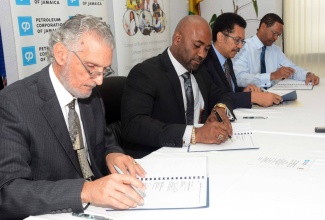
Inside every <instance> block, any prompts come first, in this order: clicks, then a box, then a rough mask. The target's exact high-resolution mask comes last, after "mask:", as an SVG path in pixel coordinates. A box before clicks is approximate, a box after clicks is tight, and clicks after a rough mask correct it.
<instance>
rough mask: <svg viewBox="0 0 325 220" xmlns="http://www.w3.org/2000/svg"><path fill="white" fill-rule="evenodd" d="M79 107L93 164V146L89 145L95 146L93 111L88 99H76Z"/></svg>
mask: <svg viewBox="0 0 325 220" xmlns="http://www.w3.org/2000/svg"><path fill="white" fill-rule="evenodd" d="M93 92H94V91H93ZM78 104H79V108H80V116H81V120H82V125H83V129H84V132H85V137H86V141H87V147H88V152H89V157H90V158H91V162H92V163H91V164H92V165H93V164H94V162H93V152H92V150H93V148H92V147H91V146H95V137H94V131H95V130H96V127H95V119H94V118H93V115H94V113H93V111H92V109H91V107H90V105H89V99H82V100H80V99H79V100H78Z"/></svg>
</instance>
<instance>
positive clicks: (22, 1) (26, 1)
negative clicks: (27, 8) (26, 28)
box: [16, 0, 30, 5]
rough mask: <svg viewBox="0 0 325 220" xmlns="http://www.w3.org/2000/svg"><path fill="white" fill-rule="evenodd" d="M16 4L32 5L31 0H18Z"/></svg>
mask: <svg viewBox="0 0 325 220" xmlns="http://www.w3.org/2000/svg"><path fill="white" fill-rule="evenodd" d="M16 5H30V0H16Z"/></svg>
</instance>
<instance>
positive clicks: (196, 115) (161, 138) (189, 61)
mask: <svg viewBox="0 0 325 220" xmlns="http://www.w3.org/2000/svg"><path fill="white" fill-rule="evenodd" d="M211 38H212V37H211V29H210V27H209V25H208V23H207V22H206V21H205V20H204V19H203V18H201V17H200V16H197V15H189V16H186V17H184V18H183V19H182V20H181V21H180V22H179V23H178V25H177V27H176V29H175V32H174V34H173V39H172V45H171V46H170V47H169V48H167V49H166V50H165V51H164V52H163V53H162V54H160V55H158V56H155V57H152V58H150V59H148V60H146V61H144V62H142V63H139V64H137V65H136V66H134V67H133V68H132V69H131V71H130V73H129V75H128V79H127V82H126V87H125V90H124V95H123V98H122V133H123V138H124V140H125V141H126V142H127V143H126V146H127V148H132V149H133V150H136V149H138V150H139V151H142V153H143V155H142V156H144V155H145V154H148V153H150V152H152V151H154V150H156V149H158V148H160V147H163V146H167V147H182V146H187V145H188V144H190V143H191V144H195V143H199V142H200V143H214V144H222V143H224V142H225V141H227V139H228V136H230V135H232V127H231V124H230V121H229V117H231V116H232V115H231V111H232V109H233V104H232V103H233V101H232V100H231V98H230V97H229V96H228V95H227V94H226V93H225V92H224V91H223V90H220V89H218V88H217V87H216V86H215V85H214V83H213V82H212V81H210V80H209V77H208V73H207V72H206V70H205V68H204V66H203V65H201V63H202V62H203V60H204V58H205V57H206V55H207V53H208V50H209V49H210V47H211ZM184 74H185V75H184ZM186 76H188V77H187V78H186ZM189 81H190V82H189ZM189 89H190V90H191V91H189ZM214 111H216V112H218V113H219V114H220V116H221V118H222V120H223V123H220V122H218V120H217V118H216V115H215V113H214ZM198 123H201V124H203V123H204V125H203V126H202V127H196V124H198Z"/></svg>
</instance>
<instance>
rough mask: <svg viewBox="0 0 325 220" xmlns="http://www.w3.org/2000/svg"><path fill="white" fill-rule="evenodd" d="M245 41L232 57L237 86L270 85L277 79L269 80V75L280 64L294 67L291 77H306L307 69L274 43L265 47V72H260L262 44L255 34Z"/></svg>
mask: <svg viewBox="0 0 325 220" xmlns="http://www.w3.org/2000/svg"><path fill="white" fill-rule="evenodd" d="M245 41H246V44H245V46H244V47H243V48H242V49H241V50H240V52H239V53H238V54H237V55H236V56H235V57H234V58H233V59H232V61H233V67H234V71H235V75H236V78H237V84H238V86H241V87H246V86H247V85H248V84H255V85H256V86H258V87H271V86H272V85H274V84H275V83H277V82H278V81H275V80H273V81H271V80H270V75H271V73H272V72H274V71H276V70H277V69H279V68H280V67H281V65H282V66H286V67H291V68H293V69H295V73H294V76H293V79H295V80H305V79H306V74H307V73H308V71H307V70H305V69H303V68H301V67H299V66H297V65H296V64H294V63H293V62H292V61H291V60H289V59H288V58H287V57H286V55H285V54H284V53H283V52H282V50H281V48H280V47H278V46H277V45H275V44H272V45H271V46H268V47H266V51H265V64H266V73H263V74H261V62H260V56H261V52H262V47H263V46H264V45H263V43H262V42H261V41H260V39H259V38H258V37H257V35H254V36H253V37H251V38H248V39H247V40H245Z"/></svg>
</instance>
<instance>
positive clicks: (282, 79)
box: [280, 64, 296, 80]
mask: <svg viewBox="0 0 325 220" xmlns="http://www.w3.org/2000/svg"><path fill="white" fill-rule="evenodd" d="M280 66H281V67H288V66H283V65H281V64H280ZM295 72H296V71H295ZM295 72H293V74H295ZM292 77H293V75H291V76H290V77H289V78H290V79H292ZM284 79H285V78H282V80H284Z"/></svg>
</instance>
